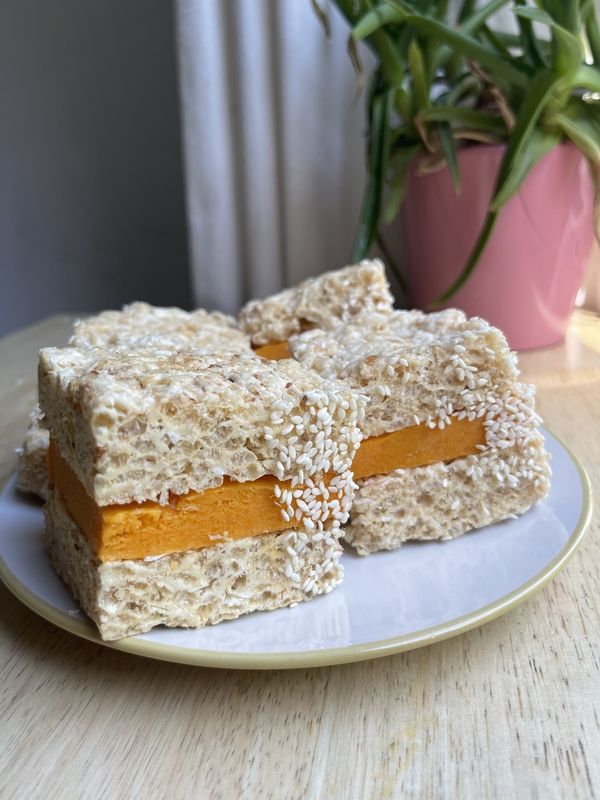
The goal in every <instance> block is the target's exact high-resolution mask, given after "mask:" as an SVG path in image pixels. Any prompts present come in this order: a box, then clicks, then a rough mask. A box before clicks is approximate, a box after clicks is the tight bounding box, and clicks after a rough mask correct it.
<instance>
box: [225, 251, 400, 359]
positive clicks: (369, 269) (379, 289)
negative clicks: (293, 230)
mask: <svg viewBox="0 0 600 800" xmlns="http://www.w3.org/2000/svg"><path fill="white" fill-rule="evenodd" d="M393 304H394V298H393V297H392V294H391V292H390V288H389V284H388V282H387V278H386V276H385V268H384V266H383V264H382V262H381V261H379V260H375V261H361V263H360V264H357V265H355V266H350V267H344V268H343V269H339V270H336V271H333V272H325V273H323V274H322V275H319V276H318V277H316V278H309V279H308V280H305V281H303V282H302V283H299V284H298V285H297V286H294V287H292V288H290V289H285V290H284V291H283V292H280V293H279V294H275V295H272V296H271V297H267V298H265V299H264V300H251V301H250V302H249V303H248V304H247V305H246V306H244V308H243V309H242V311H241V312H240V326H241V328H242V330H244V331H245V332H246V333H247V334H249V335H250V337H251V339H252V343H253V344H255V345H263V344H268V343H269V342H282V341H285V340H287V339H288V338H289V337H290V336H292V335H293V334H296V333H299V332H300V331H303V330H307V329H310V328H331V327H332V326H334V325H337V324H339V323H340V322H349V321H351V320H356V319H358V318H360V317H362V316H363V315H365V314H366V315H369V314H374V313H386V312H388V311H391V309H392V307H393Z"/></svg>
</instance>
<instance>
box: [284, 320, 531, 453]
mask: <svg viewBox="0 0 600 800" xmlns="http://www.w3.org/2000/svg"><path fill="white" fill-rule="evenodd" d="M289 344H290V349H291V351H292V354H293V356H294V358H296V359H297V360H298V361H300V362H301V363H302V364H304V365H305V366H306V367H309V368H310V369H313V370H315V371H316V372H318V373H319V375H322V376H323V377H325V378H336V379H338V380H343V381H346V382H348V383H349V384H350V386H352V387H354V388H355V389H357V390H360V392H362V393H363V394H364V395H366V396H367V397H368V399H369V403H368V409H367V418H366V420H365V423H364V426H363V434H364V436H365V437H366V436H377V435H378V434H381V433H387V432H390V431H395V430H399V429H401V428H405V427H407V426H409V425H416V424H419V423H422V422H427V423H428V424H431V425H432V427H433V426H434V425H437V424H442V425H443V424H445V421H446V420H447V419H448V418H449V417H450V415H451V414H461V412H465V414H464V415H465V416H469V414H471V415H473V414H474V415H477V414H480V415H481V413H480V412H481V409H482V408H483V407H484V406H485V404H486V403H488V402H490V401H491V398H492V396H493V395H494V394H500V395H501V394H503V392H505V391H506V390H507V389H509V388H510V387H512V386H513V385H514V383H515V381H516V380H517V376H518V370H517V368H516V359H515V356H514V354H513V353H511V352H510V350H509V348H508V345H507V343H506V339H505V337H504V335H503V334H502V333H501V332H500V331H499V330H498V329H496V328H493V327H491V326H490V325H489V324H488V323H487V322H485V321H484V320H482V319H479V318H472V319H467V318H466V317H465V315H464V314H463V313H462V312H460V311H456V310H454V309H452V310H449V311H442V312H439V313H436V314H424V313H423V312H421V311H394V312H393V313H391V314H385V315H379V316H373V317H370V318H369V320H365V321H364V322H363V323H361V324H360V325H352V324H348V325H339V326H337V327H336V328H335V329H333V330H330V331H308V332H306V333H303V334H300V335H298V336H294V337H292V338H291V340H290V343H289Z"/></svg>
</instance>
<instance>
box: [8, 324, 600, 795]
mask: <svg viewBox="0 0 600 800" xmlns="http://www.w3.org/2000/svg"><path fill="white" fill-rule="evenodd" d="M69 324H70V320H69V318H68V317H60V318H56V317H55V318H52V319H50V320H48V321H46V322H43V323H41V324H39V325H36V326H33V327H30V328H27V329H25V330H23V331H20V332H19V333H17V334H14V335H13V336H10V337H7V338H4V339H3V340H0V482H4V480H5V479H6V478H7V477H8V476H9V474H10V473H11V472H12V471H13V469H14V465H15V457H14V452H13V450H14V448H15V447H16V446H18V445H19V443H20V441H21V438H22V434H23V430H24V427H25V424H26V418H27V412H28V409H29V407H30V406H31V404H32V403H33V400H34V394H35V385H34V376H35V362H36V354H37V350H38V348H39V347H40V346H42V345H45V344H60V343H61V342H62V341H64V339H65V337H66V335H67V331H68V329H69ZM521 364H522V367H523V372H524V374H525V376H526V378H528V379H531V380H533V381H534V382H535V383H536V385H537V387H538V397H539V408H540V410H541V413H542V415H543V416H544V419H545V421H546V424H547V425H548V426H549V427H550V428H551V429H552V430H553V431H555V432H556V433H557V434H558V435H559V436H560V437H561V438H562V439H564V440H565V441H566V442H567V443H568V444H569V446H570V447H571V449H572V450H573V451H575V453H576V454H577V455H578V456H579V458H580V459H581V461H582V462H583V464H584V465H585V467H586V468H587V470H588V473H589V475H590V477H591V479H592V483H593V484H594V488H595V492H596V495H597V496H600V433H599V421H600V320H599V319H598V318H597V317H594V316H593V315H588V314H584V313H579V314H578V315H577V316H576V317H575V318H574V320H573V323H572V325H571V329H570V331H569V334H568V337H567V340H566V342H565V344H564V345H561V346H559V347H554V348H550V349H547V350H543V351H539V352H536V353H528V354H525V355H523V357H522V359H521ZM599 527H600V526H599V520H598V516H597V515H596V516H595V517H594V520H593V523H592V528H591V530H590V532H589V534H588V536H587V537H586V539H585V540H584V543H583V545H582V547H581V549H580V550H579V551H578V552H577V553H576V555H575V556H574V558H573V560H572V561H571V562H570V563H569V565H568V566H567V568H566V569H565V570H564V572H562V573H561V574H560V575H559V576H558V577H557V578H555V579H554V580H553V581H552V582H551V583H550V584H549V585H548V586H547V587H546V588H545V589H544V590H542V591H541V592H539V593H538V594H537V595H535V596H534V597H533V598H532V599H530V600H529V601H528V602H526V603H525V604H524V605H522V606H520V607H519V608H518V609H516V610H514V611H512V612H511V613H509V614H507V615H506V616H504V617H502V618H500V619H498V620H496V621H494V622H492V623H489V624H488V625H485V626H484V627H482V628H479V629H477V630H473V631H471V632H469V633H467V634H463V635H461V636H457V637H456V638H454V639H450V640H448V641H445V642H442V643H440V644H436V645H433V646H431V647H428V648H424V649H421V650H415V651H412V652H408V653H403V654H400V655H397V656H390V657H387V658H381V659H377V660H374V661H369V662H363V663H359V664H349V665H346V666H338V667H331V668H321V669H313V670H293V671H277V672H235V671H229V670H211V669H204V668H202V669H201V668H197V667H187V666H180V665H177V664H169V663H161V662H158V661H150V660H145V659H143V658H141V657H137V656H131V655H127V654H124V653H120V652H117V651H114V650H110V649H108V648H106V647H102V646H99V645H96V644H93V643H90V642H87V641H83V640H81V639H78V638H76V637H75V636H72V635H70V634H68V633H64V632H63V631H62V630H60V629H58V628H55V627H53V626H52V625H51V624H50V623H47V622H45V621H44V620H42V619H40V618H39V617H38V616H36V615H35V614H34V613H33V612H31V611H29V610H28V609H27V608H26V607H25V606H23V605H22V604H21V603H20V602H19V601H18V600H16V599H15V598H14V597H13V596H12V595H11V594H10V593H9V592H8V590H6V589H5V588H4V587H3V586H0V648H1V660H0V663H1V664H2V668H3V676H2V685H1V706H0V720H1V723H0V725H1V729H0V739H1V741H2V747H1V748H0V797H2V798H11V800H15V799H16V800H20V798H27V800H29V798H45V800H48V799H50V798H61V799H62V798H66V800H70V799H71V798H94V800H101V798H110V799H111V800H115V799H116V798H118V800H121V798H138V797H139V798H164V797H169V798H174V799H176V800H179V798H194V799H196V798H199V799H200V800H205V799H212V798H224V800H233V799H234V798H261V800H267V798H277V800H280V799H281V798H283V800H288V799H291V798H344V800H345V799H346V798H377V799H379V798H388V797H391V798H393V797H402V798H404V797H407V798H413V797H415V798H424V799H425V800H438V798H439V799H440V800H445V799H446V798H461V800H468V799H469V798H477V799H478V800H479V798H501V799H502V800H506V798H518V799H519V800H520V798H540V800H549V799H551V798H557V799H558V798H560V799H561V800H562V798H568V800H572V799H573V798H594V797H600V670H599V666H600V664H599V662H600V572H599V569H600V540H599V534H600V529H599Z"/></svg>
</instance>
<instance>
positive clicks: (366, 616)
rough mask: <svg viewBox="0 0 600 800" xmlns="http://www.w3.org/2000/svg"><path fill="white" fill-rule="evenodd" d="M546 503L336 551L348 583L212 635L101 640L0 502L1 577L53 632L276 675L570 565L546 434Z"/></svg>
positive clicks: (569, 478)
mask: <svg viewBox="0 0 600 800" xmlns="http://www.w3.org/2000/svg"><path fill="white" fill-rule="evenodd" d="M546 441H547V445H548V448H549V450H550V452H551V454H552V471H553V478H552V490H551V492H550V495H549V497H548V498H547V499H546V500H545V501H544V502H542V503H539V504H538V505H537V506H536V507H535V508H533V509H532V510H531V511H529V512H528V513H527V514H525V515H523V516H522V517H520V518H519V519H514V520H509V521H506V522H502V523H500V524H498V525H492V526H490V527H488V528H485V529H483V530H480V531H476V532H473V533H469V534H467V535H465V536H462V537H461V538H459V539H455V540H454V541H450V542H431V543H425V542H421V543H413V544H407V545H405V546H404V547H402V548H401V549H400V550H398V551H396V552H393V553H376V554H374V555H371V556H368V557H367V558H361V557H360V556H356V555H353V554H352V553H351V552H348V553H346V554H345V555H344V567H345V580H344V583H343V585H342V586H340V587H339V588H337V589H336V590H335V591H334V592H332V593H331V594H329V595H327V596H325V597H319V598H317V599H316V600H313V601H311V602H309V603H301V604H300V605H298V606H297V607H296V608H293V609H280V610H279V611H271V612H261V613H256V614H250V615H248V616H246V617H241V618H240V619H237V620H233V621H231V622H224V623H221V624H220V625H216V626H215V627H212V628H204V629H201V630H184V629H171V628H162V627H161V628H155V629H154V630H153V631H151V632H150V633H147V634H142V635H140V636H133V637H130V638H128V639H122V640H120V641H118V642H102V640H101V639H100V637H99V636H98V633H97V631H96V628H95V626H93V625H92V624H91V623H90V622H89V621H88V620H87V618H86V617H85V616H84V615H83V614H82V613H81V612H80V611H78V609H77V606H76V604H75V602H74V600H73V599H72V597H71V595H70V593H69V592H68V591H67V589H65V587H64V586H63V584H62V583H61V581H60V580H59V579H58V578H57V576H56V575H55V574H54V572H53V571H52V569H51V567H50V565H49V563H48V560H47V558H46V555H45V552H44V548H43V544H42V530H43V515H42V511H41V509H40V507H39V505H36V504H34V503H32V502H29V501H27V500H26V499H25V498H24V497H23V496H22V495H20V494H19V493H18V492H17V491H16V490H15V483H14V479H13V480H11V481H10V482H9V483H8V485H7V486H6V487H5V488H4V491H3V492H2V494H1V495H0V576H1V577H2V579H3V580H4V582H5V583H6V585H7V586H8V587H9V589H11V590H12V591H13V592H14V594H16V595H17V597H19V598H20V599H21V600H22V601H23V602H24V603H25V604H26V605H28V606H29V607H30V608H32V609H33V610H34V611H36V612H37V613H38V614H40V615H41V616H42V617H44V618H45V619H47V620H50V621H51V622H53V623H54V624H55V625H58V626H59V627H61V628H64V629H65V630H67V631H70V632H71V633H75V634H77V635H79V636H83V637H85V638H86V639H91V640H93V641H96V642H98V643H101V644H105V645H107V646H109V647H115V648H117V649H119V650H125V651H127V652H130V653H136V654H138V655H143V656H148V657H151V658H159V659H163V660H166V661H176V662H182V663H187V664H198V665H205V666H214V667H238V668H243V669H276V668H277V669H280V668H286V667H289V668H292V667H307V666H321V665H326V664H339V663H343V662H348V661H359V660H362V659H367V658H374V657H376V656H383V655H389V654H391V653H397V652H399V651H401V650H409V649H411V648H415V647H420V646H423V645H426V644H431V643H432V642H435V641H439V640H441V639H445V638H448V637H450V636H454V635H456V634H458V633H461V632H463V631H466V630H469V629H470V628H474V627H477V626H478V625H482V624H483V623H484V622H488V621H489V620H491V619H493V618H494V617H497V616H499V615H500V614H504V613H505V612H507V611H509V610H510V609H512V608H514V607H515V606H517V605H518V604H519V603H521V602H523V600H525V599H526V598H527V597H529V596H530V595H531V594H533V593H534V592H535V591H537V590H538V589H540V588H541V587H542V586H543V585H544V584H545V583H547V581H549V580H550V578H552V577H553V576H554V575H555V574H556V573H557V572H558V571H559V570H560V569H561V568H562V567H563V566H564V565H565V563H566V562H567V561H568V559H569V558H570V556H571V555H572V554H573V553H574V551H575V549H576V548H577V546H578V545H579V543H580V542H581V540H582V538H583V535H584V533H585V530H586V527H587V524H588V522H589V519H590V515H591V496H590V488H589V482H588V479H587V476H586V475H585V472H584V471H583V469H582V467H581V466H580V465H579V464H578V462H577V461H576V460H575V458H574V457H573V455H572V454H571V453H570V452H569V451H568V450H567V449H566V447H565V446H564V445H563V444H561V443H560V442H559V441H558V440H557V439H556V438H555V437H554V436H552V435H551V434H548V433H546Z"/></svg>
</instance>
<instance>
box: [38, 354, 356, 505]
mask: <svg viewBox="0 0 600 800" xmlns="http://www.w3.org/2000/svg"><path fill="white" fill-rule="evenodd" d="M39 392H40V404H41V408H42V411H43V412H44V414H45V415H46V418H47V421H48V427H49V429H50V431H51V434H52V436H53V437H55V439H56V442H57V445H58V448H59V450H60V452H61V454H62V456H63V458H65V459H66V460H67V462H68V463H69V465H70V466H71V468H72V469H73V471H74V472H75V474H76V475H77V476H78V478H79V480H80V481H81V482H82V484H83V485H84V486H85V488H86V489H87V491H88V493H89V495H90V496H91V497H92V498H94V499H95V500H96V502H97V503H98V504H99V505H109V504H112V503H128V502H131V501H136V502H141V501H144V500H153V501H158V502H160V503H167V502H168V500H169V493H174V494H178V495H179V494H186V493H187V492H189V491H198V492H200V491H203V490H205V489H208V488H210V487H213V486H220V485H221V484H222V482H223V477H224V476H229V477H230V478H232V479H233V480H235V481H240V482H242V481H251V480H254V479H256V478H259V477H261V476H262V475H265V474H271V475H276V476H277V477H278V478H279V479H280V480H282V481H283V480H288V479H290V480H292V479H294V478H295V479H296V482H297V483H300V484H302V483H304V482H305V479H306V478H307V477H312V476H314V477H315V478H317V477H319V476H320V477H322V476H323V475H324V474H326V473H328V472H331V471H333V472H335V473H336V474H338V475H340V476H342V475H343V474H344V473H346V472H347V471H348V470H349V468H350V466H351V461H352V458H353V456H354V451H355V449H356V447H358V443H359V442H360V431H359V429H358V419H359V414H362V415H363V416H364V408H363V401H362V399H361V397H360V396H359V395H358V394H357V393H356V392H354V391H353V390H352V389H350V387H349V386H348V385H347V384H343V383H340V382H338V381H328V380H323V379H321V378H320V377H319V376H318V375H317V374H316V373H315V372H313V371H312V370H308V369H306V368H304V367H303V366H302V365H301V364H299V363H298V362H296V361H293V360H292V359H287V360H284V361H279V362H272V361H267V360H265V359H261V358H258V357H255V356H252V355H248V356H246V355H231V354H221V355H219V354H215V355H211V356H208V355H200V356H198V355H195V354H193V353H183V352H180V353H167V354H165V353H160V352H156V351H152V352H150V351H142V350H138V351H134V352H129V353H115V352H111V353H107V352H105V351H98V350H80V349H77V348H64V349H57V348H48V349H46V350H42V352H41V354H40V367H39ZM347 477H348V476H347ZM349 479H350V483H351V474H350V475H349ZM346 488H348V487H346ZM348 499H349V500H350V499H351V497H350V496H348ZM290 505H293V504H290ZM341 521H342V520H341Z"/></svg>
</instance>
